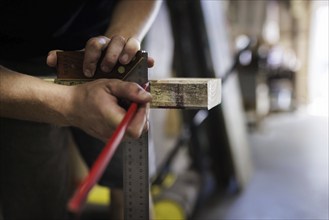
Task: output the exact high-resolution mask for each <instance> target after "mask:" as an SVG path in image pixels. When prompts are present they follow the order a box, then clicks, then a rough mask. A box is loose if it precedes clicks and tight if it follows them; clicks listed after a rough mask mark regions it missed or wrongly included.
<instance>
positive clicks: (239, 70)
mask: <svg viewBox="0 0 329 220" xmlns="http://www.w3.org/2000/svg"><path fill="white" fill-rule="evenodd" d="M328 20H329V19H328V1H320V0H319V1H298V0H296V1H295V0H283V1H280V0H269V1H263V0H260V1H257V0H256V1H243V0H241V1H203V0H193V1H187V0H180V1H173V0H168V1H164V2H163V4H162V6H161V9H160V12H159V14H158V16H157V18H156V20H155V23H154V24H153V26H152V28H151V30H150V32H149V33H148V34H147V37H146V39H145V41H144V42H143V49H144V50H146V51H147V52H148V54H149V56H152V57H153V58H154V59H155V60H156V63H155V66H154V67H153V68H151V69H149V78H150V79H161V78H168V77H191V78H197V77H199V78H220V79H221V86H222V88H221V89H222V90H221V99H222V100H221V103H220V104H219V105H218V106H216V107H214V108H212V109H211V110H181V109H180V110H175V109H152V110H151V115H150V135H149V144H151V145H152V146H153V148H154V155H155V158H154V159H153V160H154V161H155V164H156V168H155V169H156V172H155V174H154V175H153V176H151V177H150V179H151V183H150V190H151V196H152V199H153V203H154V204H153V205H154V207H153V209H154V210H153V211H154V216H155V219H158V220H165V219H171V220H174V219H175V220H176V219H184V220H190V219H191V220H194V219H195V220H197V219H202V220H207V219H209V220H210V219H211V220H215V219H216V220H217V219H328V207H329V206H328V39H329V38H328ZM195 92H196V93H197V92H198V91H195ZM75 159H76V160H75V161H77V162H76V163H77V164H78V166H77V168H78V169H77V173H76V178H77V179H76V180H77V181H79V180H81V179H82V178H83V176H84V175H86V173H87V172H88V171H87V170H86V168H84V167H83V164H82V162H81V161H80V160H79V159H77V158H75ZM108 191H110V189H107V188H104V187H101V186H96V187H94V188H93V190H92V191H91V192H90V193H89V196H88V199H87V204H86V206H85V208H84V211H83V214H82V216H81V219H86V220H87V219H90V220H91V219H104V220H105V219H108V211H107V210H108V208H107V206H110V205H111V201H110V200H109V197H108Z"/></svg>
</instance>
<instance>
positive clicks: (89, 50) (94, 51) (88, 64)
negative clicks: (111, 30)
mask: <svg viewBox="0 0 329 220" xmlns="http://www.w3.org/2000/svg"><path fill="white" fill-rule="evenodd" d="M109 42H110V39H109V38H107V37H104V36H100V37H93V38H91V39H90V40H88V42H87V44H86V48H85V56H84V60H83V73H84V75H85V76H87V77H92V76H93V75H94V74H95V71H96V67H97V63H98V61H99V59H100V57H101V55H102V51H103V50H104V49H105V48H106V46H107V45H108V44H109Z"/></svg>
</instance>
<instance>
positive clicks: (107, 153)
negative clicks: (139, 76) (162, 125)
mask: <svg viewBox="0 0 329 220" xmlns="http://www.w3.org/2000/svg"><path fill="white" fill-rule="evenodd" d="M147 86H148V84H147V85H145V86H144V89H146V88H147ZM137 107H138V106H137V104H136V103H131V104H130V106H129V108H128V111H127V112H126V114H125V116H124V118H123V119H122V121H121V122H120V124H119V126H118V127H117V128H116V130H115V131H114V133H113V134H112V136H111V138H110V139H109V140H108V142H107V143H106V145H105V147H104V149H103V150H102V152H101V153H100V154H99V156H98V158H97V160H96V161H95V163H94V164H93V166H92V167H91V169H90V172H89V174H88V176H87V177H86V178H85V179H84V180H83V181H82V183H81V184H80V185H79V187H78V189H77V190H76V191H75V193H74V195H73V197H72V198H71V199H70V201H69V203H68V210H69V211H70V212H72V213H75V214H78V213H80V211H81V208H82V206H83V204H84V203H85V200H86V198H87V195H88V193H89V191H90V190H91V189H92V187H93V186H94V185H95V184H96V183H97V181H98V180H99V178H100V177H101V175H102V174H103V172H104V170H105V168H106V166H107V165H108V163H109V162H110V160H111V158H112V156H113V154H114V152H115V151H116V149H117V147H118V146H119V144H120V142H121V141H122V138H123V136H124V134H125V132H126V129H127V126H128V125H129V123H130V121H131V119H132V118H133V116H134V115H135V113H136V111H137Z"/></svg>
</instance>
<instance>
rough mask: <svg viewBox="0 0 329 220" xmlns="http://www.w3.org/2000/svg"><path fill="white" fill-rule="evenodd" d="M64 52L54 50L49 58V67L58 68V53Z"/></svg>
mask: <svg viewBox="0 0 329 220" xmlns="http://www.w3.org/2000/svg"><path fill="white" fill-rule="evenodd" d="M59 51H62V50H52V51H50V52H49V53H48V56H47V65H48V66H50V67H56V65H57V52H59Z"/></svg>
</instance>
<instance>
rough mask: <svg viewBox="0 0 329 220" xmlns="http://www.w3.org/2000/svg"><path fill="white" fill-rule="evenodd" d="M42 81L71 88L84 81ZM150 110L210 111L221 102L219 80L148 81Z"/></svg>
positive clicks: (169, 79)
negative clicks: (150, 99) (150, 98)
mask: <svg viewBox="0 0 329 220" xmlns="http://www.w3.org/2000/svg"><path fill="white" fill-rule="evenodd" d="M44 80H46V81H49V82H55V83H57V84H62V85H67V86H72V85H77V84H81V83H86V82H88V81H90V80H85V79H79V80H78V79H73V80H68V79H63V80H61V79H50V78H45V79H44ZM149 82H150V93H151V95H152V102H151V108H174V109H211V108H213V107H214V106H216V105H218V104H220V102H221V80H220V79H216V78H168V79H161V80H150V81H149Z"/></svg>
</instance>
